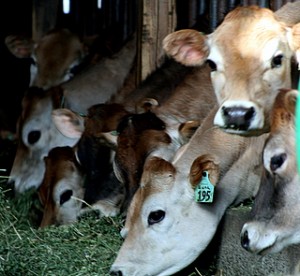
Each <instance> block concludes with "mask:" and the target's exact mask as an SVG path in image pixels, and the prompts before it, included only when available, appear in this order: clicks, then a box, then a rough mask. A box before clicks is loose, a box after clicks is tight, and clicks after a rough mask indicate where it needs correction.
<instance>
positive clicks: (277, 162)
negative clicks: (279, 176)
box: [270, 153, 287, 172]
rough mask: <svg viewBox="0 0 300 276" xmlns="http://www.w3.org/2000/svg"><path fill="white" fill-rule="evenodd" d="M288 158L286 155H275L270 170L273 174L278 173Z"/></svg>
mask: <svg viewBox="0 0 300 276" xmlns="http://www.w3.org/2000/svg"><path fill="white" fill-rule="evenodd" d="M286 158H287V156H286V153H282V154H278V155H275V156H273V157H272V158H271V161H270V168H271V170H272V172H274V171H276V170H277V169H278V168H280V167H281V166H282V164H283V163H284V161H285V160H286Z"/></svg>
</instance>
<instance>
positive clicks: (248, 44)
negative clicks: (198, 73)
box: [163, 2, 300, 135]
mask: <svg viewBox="0 0 300 276" xmlns="http://www.w3.org/2000/svg"><path fill="white" fill-rule="evenodd" d="M287 8H289V10H288V11H287ZM287 8H285V11H286V14H287V17H289V16H291V17H292V14H298V15H299V10H300V3H299V2H296V3H293V4H292V5H289V6H288V7H287ZM284 20H285V18H284V17H283V15H282V13H280V16H278V17H277V16H276V13H273V12H272V11H271V10H269V9H265V8H259V7H257V6H249V7H238V8H236V9H234V10H233V11H231V12H230V13H229V14H228V15H227V16H226V17H225V19H224V21H223V22H222V23H221V24H220V25H219V26H218V28H217V29H216V30H215V31H214V32H213V33H211V34H209V35H204V34H202V33H199V32H197V31H195V30H180V31H177V32H174V33H171V34H169V35H168V36H167V37H166V38H165V39H164V42H163V48H164V50H165V51H166V53H167V54H168V55H169V56H171V57H173V58H174V59H175V60H177V61H178V62H181V63H183V64H185V65H189V66H198V65H202V64H203V63H205V62H207V63H208V64H209V65H210V67H211V79H212V83H213V87H214V91H215V94H216V96H217V100H218V102H219V106H220V108H219V110H218V112H217V113H216V116H215V119H214V124H215V125H216V126H218V127H220V128H222V129H224V130H225V131H227V132H229V133H234V134H240V135H258V134H261V133H264V132H267V131H268V130H269V111H270V109H271V107H272V105H273V101H274V99H275V97H276V95H277V93H278V89H280V88H290V87H291V59H292V57H293V55H294V54H296V55H298V54H299V47H300V40H299V30H300V24H295V25H293V26H288V25H287V24H285V23H284V22H283V21H284ZM299 20H300V18H299V16H298V21H299ZM287 21H289V20H288V19H287ZM294 21H296V19H294ZM289 23H290V22H289ZM199 108H200V107H199Z"/></svg>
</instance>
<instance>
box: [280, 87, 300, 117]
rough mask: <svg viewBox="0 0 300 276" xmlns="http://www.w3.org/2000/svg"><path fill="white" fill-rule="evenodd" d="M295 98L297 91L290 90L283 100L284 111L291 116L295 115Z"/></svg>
mask: <svg viewBox="0 0 300 276" xmlns="http://www.w3.org/2000/svg"><path fill="white" fill-rule="evenodd" d="M297 97H299V92H298V90H290V91H288V93H286V95H285V99H284V105H285V108H286V110H287V111H288V112H289V113H291V114H293V115H295V110H296V102H297Z"/></svg>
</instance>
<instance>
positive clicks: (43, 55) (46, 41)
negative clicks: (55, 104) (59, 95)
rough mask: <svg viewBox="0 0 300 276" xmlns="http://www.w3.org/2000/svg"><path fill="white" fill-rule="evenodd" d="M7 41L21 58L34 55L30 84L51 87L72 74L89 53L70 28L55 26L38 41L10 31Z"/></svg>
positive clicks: (10, 48)
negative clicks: (57, 27) (56, 27)
mask: <svg viewBox="0 0 300 276" xmlns="http://www.w3.org/2000/svg"><path fill="white" fill-rule="evenodd" d="M5 43H6V46H7V48H8V49H9V50H10V52H11V53H12V54H13V55H15V56H16V57H18V58H26V57H27V58H28V57H31V58H32V64H31V68H30V72H31V76H30V86H37V87H40V88H44V89H48V88H50V87H52V86H55V85H58V84H60V83H62V82H65V81H67V80H69V79H70V78H72V77H73V75H74V72H73V71H74V68H75V67H76V66H77V65H79V64H80V63H81V62H82V60H83V57H84V56H85V55H86V50H85V49H86V48H85V47H84V44H83V43H82V41H81V40H80V38H79V37H78V36H77V35H76V34H74V33H72V32H71V31H69V30H68V29H55V30H51V31H49V32H48V33H47V34H45V35H44V36H43V37H42V38H41V39H40V40H39V41H36V42H35V41H33V40H32V39H30V38H28V37H26V36H16V35H9V36H7V37H6V38H5Z"/></svg>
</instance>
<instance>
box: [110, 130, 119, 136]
mask: <svg viewBox="0 0 300 276" xmlns="http://www.w3.org/2000/svg"><path fill="white" fill-rule="evenodd" d="M110 134H111V135H112V136H118V135H119V132H118V131H116V130H113V131H111V132H110Z"/></svg>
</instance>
